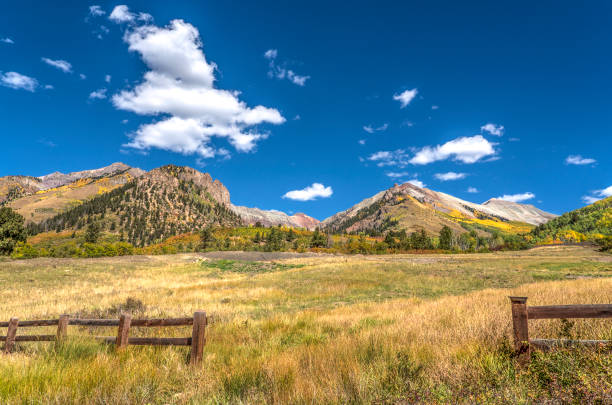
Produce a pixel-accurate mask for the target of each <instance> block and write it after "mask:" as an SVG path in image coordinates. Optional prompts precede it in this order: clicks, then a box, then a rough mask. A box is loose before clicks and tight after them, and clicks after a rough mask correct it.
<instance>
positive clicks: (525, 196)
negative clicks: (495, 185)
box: [497, 192, 535, 202]
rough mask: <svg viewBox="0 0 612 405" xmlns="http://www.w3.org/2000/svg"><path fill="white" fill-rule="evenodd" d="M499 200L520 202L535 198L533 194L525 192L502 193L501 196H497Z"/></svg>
mask: <svg viewBox="0 0 612 405" xmlns="http://www.w3.org/2000/svg"><path fill="white" fill-rule="evenodd" d="M497 198H498V199H499V200H504V201H511V202H521V201H527V200H531V199H533V198H535V194H533V193H530V192H526V193H521V194H504V195H502V196H501V197H497Z"/></svg>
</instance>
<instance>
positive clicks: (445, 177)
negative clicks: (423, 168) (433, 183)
mask: <svg viewBox="0 0 612 405" xmlns="http://www.w3.org/2000/svg"><path fill="white" fill-rule="evenodd" d="M465 176H467V174H465V173H455V172H448V173H436V174H434V177H435V178H436V179H438V180H441V181H450V180H461V179H465Z"/></svg>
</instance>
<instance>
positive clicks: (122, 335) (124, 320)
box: [0, 311, 207, 364]
mask: <svg viewBox="0 0 612 405" xmlns="http://www.w3.org/2000/svg"><path fill="white" fill-rule="evenodd" d="M206 324H207V318H206V313H205V312H203V311H197V312H195V313H194V314H193V317H190V318H165V319H164V318H160V319H132V317H131V315H129V314H122V315H121V316H120V318H119V319H80V318H70V316H69V315H61V316H60V317H59V318H58V319H40V320H33V321H21V322H20V321H19V319H18V318H11V320H10V321H8V322H0V328H8V329H7V332H6V336H0V341H4V342H5V343H4V351H5V352H6V353H10V352H11V351H13V349H14V347H15V342H56V343H61V342H63V341H64V340H65V339H66V338H67V336H68V325H77V326H117V336H116V337H114V336H95V337H94V338H95V339H98V340H101V341H103V342H106V343H110V344H115V345H116V346H117V349H118V350H122V349H124V348H125V347H127V345H152V346H191V353H190V359H189V362H190V363H191V364H199V363H200V362H201V361H202V355H203V351H204V345H205V344H206V337H205V330H206ZM187 325H193V328H192V334H191V337H130V336H129V334H130V328H132V327H158V326H187ZM40 326H57V332H56V334H55V335H17V330H18V329H21V328H27V327H40Z"/></svg>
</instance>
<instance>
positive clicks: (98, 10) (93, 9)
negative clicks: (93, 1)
mask: <svg viewBox="0 0 612 405" xmlns="http://www.w3.org/2000/svg"><path fill="white" fill-rule="evenodd" d="M89 14H91V15H92V16H94V17H98V16H101V15H104V14H106V11H104V10H102V7H100V6H98V5H93V6H89Z"/></svg>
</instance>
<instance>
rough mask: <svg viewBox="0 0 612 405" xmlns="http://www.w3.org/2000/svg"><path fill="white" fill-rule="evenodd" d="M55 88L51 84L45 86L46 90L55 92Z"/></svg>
mask: <svg viewBox="0 0 612 405" xmlns="http://www.w3.org/2000/svg"><path fill="white" fill-rule="evenodd" d="M54 88H55V87H53V85H51V84H45V90H53V89H54Z"/></svg>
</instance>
